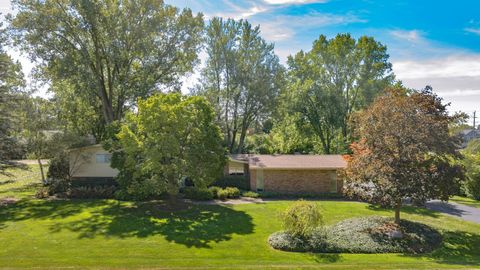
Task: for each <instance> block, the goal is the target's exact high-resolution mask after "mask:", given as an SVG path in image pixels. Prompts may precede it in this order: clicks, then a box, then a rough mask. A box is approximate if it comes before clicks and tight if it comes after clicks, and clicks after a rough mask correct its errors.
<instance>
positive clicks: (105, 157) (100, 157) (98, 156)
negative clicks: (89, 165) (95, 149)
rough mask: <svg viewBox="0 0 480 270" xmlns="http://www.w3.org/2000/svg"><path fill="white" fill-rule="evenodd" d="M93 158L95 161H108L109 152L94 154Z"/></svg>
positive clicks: (110, 158)
mask: <svg viewBox="0 0 480 270" xmlns="http://www.w3.org/2000/svg"><path fill="white" fill-rule="evenodd" d="M95 160H96V162H97V163H110V161H111V160H112V155H111V154H96V155H95Z"/></svg>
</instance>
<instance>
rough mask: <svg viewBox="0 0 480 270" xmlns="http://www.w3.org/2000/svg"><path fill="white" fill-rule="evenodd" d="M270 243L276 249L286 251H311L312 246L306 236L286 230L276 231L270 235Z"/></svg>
mask: <svg viewBox="0 0 480 270" xmlns="http://www.w3.org/2000/svg"><path fill="white" fill-rule="evenodd" d="M268 243H269V244H270V246H271V247H273V248H274V249H279V250H285V251H309V250H310V247H309V246H308V242H307V241H305V239H304V238H301V237H299V236H295V235H292V234H290V233H286V232H276V233H273V234H272V235H270V237H268Z"/></svg>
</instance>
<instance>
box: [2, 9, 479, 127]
mask: <svg viewBox="0 0 480 270" xmlns="http://www.w3.org/2000/svg"><path fill="white" fill-rule="evenodd" d="M166 2H167V3H168V4H172V5H175V6H178V7H182V8H183V7H189V8H191V9H192V10H193V11H194V12H202V13H203V14H204V16H205V18H206V19H207V20H208V19H209V18H212V17H214V16H221V17H230V18H235V19H241V18H242V19H247V20H248V21H250V22H251V23H252V24H254V25H260V28H261V31H262V36H263V37H264V38H265V39H266V40H268V41H270V42H273V43H275V51H276V53H277V54H278V55H279V57H280V59H281V60H282V62H285V60H286V58H287V56H288V55H290V54H293V53H295V52H297V51H298V50H300V49H303V50H309V49H310V48H311V44H312V42H313V41H314V40H315V39H316V38H318V36H319V35H320V34H324V35H326V36H328V37H333V36H335V35H336V34H337V33H345V32H348V33H351V34H352V35H353V36H355V37H359V36H362V35H368V36H373V37H374V38H375V39H377V40H379V41H380V42H382V43H383V44H385V45H387V47H388V52H389V54H390V60H391V62H392V63H393V70H394V72H395V74H396V75H397V78H398V79H400V80H402V81H403V83H404V84H405V85H406V86H408V87H412V88H422V87H424V86H425V85H427V84H429V85H432V86H433V88H434V90H435V91H436V92H437V93H438V94H439V95H440V96H442V97H444V98H445V100H447V101H449V102H451V103H452V106H451V110H452V111H459V110H462V111H464V112H467V113H469V114H471V113H472V112H473V111H474V110H477V112H478V114H480V1H475V0H458V1H446V0H445V1H443V0H437V1H433V0H416V1H415V0H408V1H407V0H403V1H390V0H318V1H315V0H257V1H253V0H216V1H207V0H195V1H193V0H166ZM9 6H10V3H9V0H0V12H2V13H5V12H8V11H9V8H10V7H9ZM13 54H14V55H15V56H16V57H18V58H19V59H20V60H21V61H22V63H24V65H25V66H26V67H25V69H26V70H27V72H28V70H29V69H30V68H31V64H30V63H28V60H26V59H24V58H22V57H21V56H18V53H13ZM202 57H204V56H202ZM199 68H200V67H199ZM197 74H198V72H197ZM197 74H194V76H189V79H186V80H185V88H187V87H188V85H191V84H193V83H194V82H195V80H196V78H197V77H198V76H197ZM478 122H480V121H478ZM478 122H477V123H478Z"/></svg>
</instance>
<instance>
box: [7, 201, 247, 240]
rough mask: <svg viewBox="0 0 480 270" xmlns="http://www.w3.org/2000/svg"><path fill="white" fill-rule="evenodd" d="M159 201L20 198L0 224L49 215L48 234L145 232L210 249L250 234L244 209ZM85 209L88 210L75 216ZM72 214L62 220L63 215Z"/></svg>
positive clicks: (138, 234)
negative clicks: (180, 207) (164, 205)
mask: <svg viewBox="0 0 480 270" xmlns="http://www.w3.org/2000/svg"><path fill="white" fill-rule="evenodd" d="M160 203H161V202H138V203H133V204H128V203H122V202H117V201H102V200H91V201H75V200H73V201H36V202H33V201H20V202H18V203H16V204H14V205H11V206H8V207H4V208H0V228H1V227H2V226H1V225H2V224H4V223H5V222H6V221H21V220H27V219H52V220H54V221H57V219H58V222H55V223H54V224H53V225H52V226H51V227H50V231H51V232H52V233H55V232H60V231H62V230H69V231H72V232H76V233H78V237H79V238H94V237H97V236H106V237H121V238H127V237H148V236H153V235H158V234H160V235H163V236H164V237H165V239H166V240H168V241H170V242H174V243H178V244H182V245H185V246H187V247H200V248H210V243H212V242H220V241H227V240H230V239H231V237H232V234H241V235H244V234H250V233H253V223H252V218H251V217H250V216H249V215H248V214H246V213H245V212H243V211H236V210H234V209H232V208H230V207H225V206H219V205H202V206H200V205H199V206H195V205H194V206H191V208H190V209H189V210H185V211H179V212H164V211H162V210H161V209H160V208H159V204H160ZM84 210H88V211H89V212H90V215H81V216H80V215H78V216H77V214H79V213H80V212H82V211H84ZM68 217H72V218H70V219H66V220H63V219H64V218H68Z"/></svg>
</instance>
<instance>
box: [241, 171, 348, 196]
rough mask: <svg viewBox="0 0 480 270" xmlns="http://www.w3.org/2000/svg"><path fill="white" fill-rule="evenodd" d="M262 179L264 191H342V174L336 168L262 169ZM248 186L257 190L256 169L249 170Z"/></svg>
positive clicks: (299, 192) (297, 192) (285, 192)
mask: <svg viewBox="0 0 480 270" xmlns="http://www.w3.org/2000/svg"><path fill="white" fill-rule="evenodd" d="M263 179H264V180H263V182H264V189H263V190H264V191H265V192H278V193H284V194H301V193H304V194H314V193H335V192H336V193H342V185H343V180H342V174H341V173H338V172H337V171H336V170H315V169H311V170H308V169H296V170H288V169H264V170H263ZM250 187H251V189H252V190H254V191H256V190H257V169H252V170H250Z"/></svg>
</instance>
